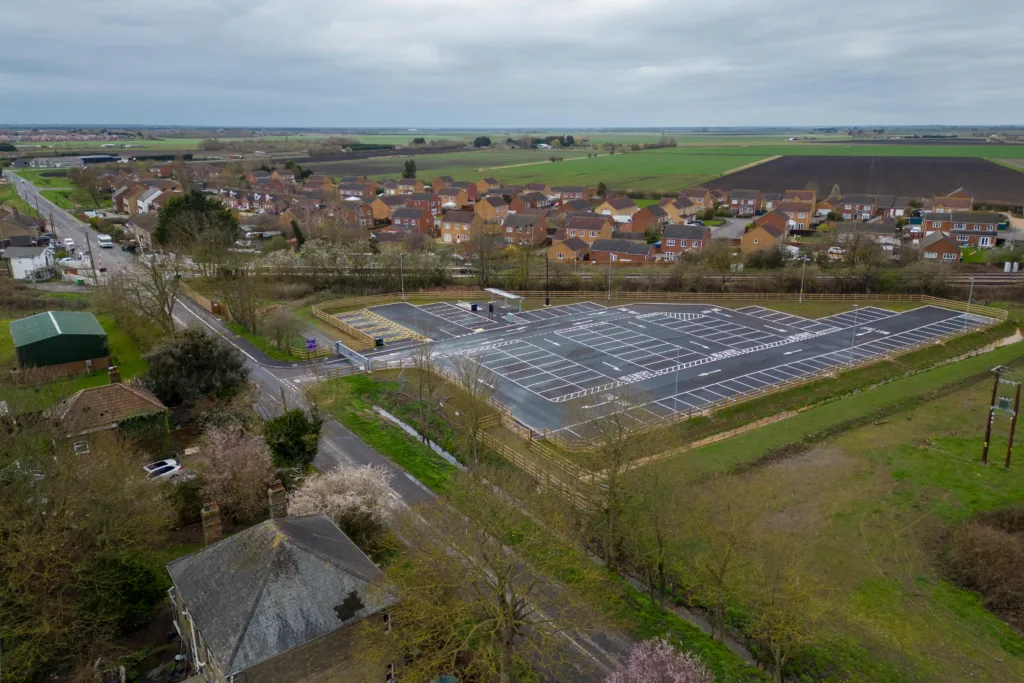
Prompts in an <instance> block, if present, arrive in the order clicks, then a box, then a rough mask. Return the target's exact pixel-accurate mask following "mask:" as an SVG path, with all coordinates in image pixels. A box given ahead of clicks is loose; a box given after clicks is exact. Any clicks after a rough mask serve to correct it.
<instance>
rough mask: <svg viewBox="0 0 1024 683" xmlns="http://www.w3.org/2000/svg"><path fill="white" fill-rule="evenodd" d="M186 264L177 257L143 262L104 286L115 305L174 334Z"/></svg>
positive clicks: (117, 273)
mask: <svg viewBox="0 0 1024 683" xmlns="http://www.w3.org/2000/svg"><path fill="white" fill-rule="evenodd" d="M182 271H183V264H182V262H181V259H180V258H178V257H175V256H162V257H154V258H150V259H141V260H140V261H139V262H138V263H136V264H135V266H134V267H132V268H121V269H119V270H117V271H115V272H113V273H111V274H110V275H108V276H107V280H106V282H105V283H104V284H102V285H101V289H102V288H106V289H107V290H108V291H107V292H106V296H108V297H109V298H110V301H111V302H112V303H115V304H118V305H122V306H129V307H131V309H132V310H134V311H135V312H136V313H137V314H138V315H141V316H143V317H144V318H147V319H148V320H150V321H152V322H154V323H156V325H157V326H158V327H159V328H160V329H161V330H162V331H163V332H164V333H166V334H173V333H174V317H173V314H174V305H175V302H176V300H177V297H178V292H179V291H180V289H181V274H182Z"/></svg>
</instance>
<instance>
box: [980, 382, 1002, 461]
mask: <svg viewBox="0 0 1024 683" xmlns="http://www.w3.org/2000/svg"><path fill="white" fill-rule="evenodd" d="M998 393H999V372H996V381H995V384H993V385H992V400H991V401H990V402H989V404H988V423H987V424H986V425H985V444H984V445H983V446H982V447H981V464H982V465H987V464H988V442H989V439H991V438H992V423H993V422H995V420H996V395H997V394H998Z"/></svg>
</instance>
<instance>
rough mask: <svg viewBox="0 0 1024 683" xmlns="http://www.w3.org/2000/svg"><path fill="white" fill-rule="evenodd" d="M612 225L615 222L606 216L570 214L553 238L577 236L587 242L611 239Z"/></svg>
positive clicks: (562, 238)
mask: <svg viewBox="0 0 1024 683" xmlns="http://www.w3.org/2000/svg"><path fill="white" fill-rule="evenodd" d="M614 227H615V222H614V221H613V220H612V219H611V218H609V217H608V216H570V217H569V218H567V219H566V221H565V227H564V228H560V229H559V230H558V231H557V232H556V233H555V237H554V239H559V240H566V239H569V238H571V237H579V238H580V239H581V240H583V241H584V242H586V243H587V244H593V243H594V240H603V239H611V238H612V231H613V230H614Z"/></svg>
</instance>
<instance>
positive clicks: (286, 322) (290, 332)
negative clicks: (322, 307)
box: [260, 306, 302, 351]
mask: <svg viewBox="0 0 1024 683" xmlns="http://www.w3.org/2000/svg"><path fill="white" fill-rule="evenodd" d="M260 329H262V330H263V334H265V335H266V336H267V337H268V338H270V340H271V341H273V342H274V346H276V347H277V348H279V349H282V350H285V351H286V350H288V348H289V347H290V342H291V341H292V340H293V339H294V338H295V337H296V336H298V334H299V330H300V329H302V325H301V324H300V323H299V321H298V320H297V319H296V318H295V316H293V315H292V314H291V313H289V312H288V309H286V308H284V307H283V306H274V307H273V308H271V309H270V310H268V311H266V312H265V313H263V315H262V316H260Z"/></svg>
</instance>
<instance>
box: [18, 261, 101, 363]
mask: <svg viewBox="0 0 1024 683" xmlns="http://www.w3.org/2000/svg"><path fill="white" fill-rule="evenodd" d="M14 249H32V250H33V251H42V250H43V248H42V247H11V248H9V249H7V251H8V252H10V251H13V250H14ZM9 329H10V333H11V339H13V340H14V346H15V347H19V346H25V345H26V344H32V343H34V342H37V341H39V340H41V339H49V338H50V337H56V336H58V335H61V334H83V335H90V336H100V337H106V336H107V333H106V331H105V330H104V329H103V327H102V326H101V325H100V323H99V321H98V320H96V316H94V315H93V314H92V313H88V312H86V311H48V312H46V313H37V314H36V315H30V316H29V317H27V318H22V319H21V320H13V321H11V324H10V328H9Z"/></svg>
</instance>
